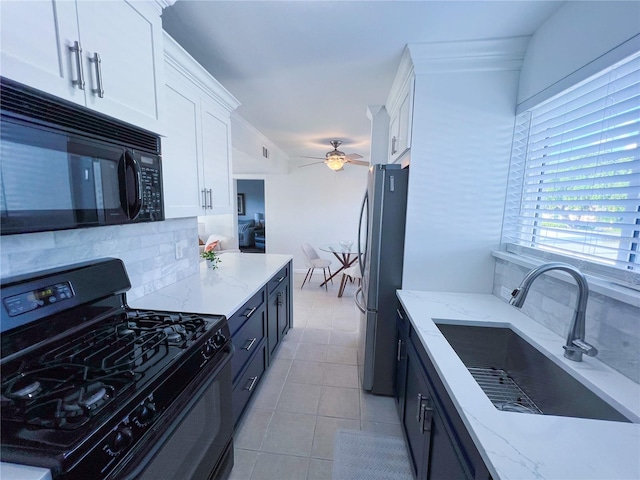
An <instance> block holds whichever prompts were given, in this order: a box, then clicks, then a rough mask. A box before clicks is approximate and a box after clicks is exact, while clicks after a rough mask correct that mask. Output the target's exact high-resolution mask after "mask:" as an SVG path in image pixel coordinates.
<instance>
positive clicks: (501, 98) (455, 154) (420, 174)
mask: <svg viewBox="0 0 640 480" xmlns="http://www.w3.org/2000/svg"><path fill="white" fill-rule="evenodd" d="M465 43H466V44H465V45H462V44H456V45H452V44H449V45H447V44H444V45H443V44H438V45H434V44H431V45H426V46H425V47H424V50H426V52H425V53H424V55H422V54H421V52H420V50H421V48H420V47H419V46H416V48H415V49H414V50H412V56H413V61H414V64H415V67H416V83H415V97H414V111H413V112H414V113H413V140H412V147H411V164H410V168H409V195H408V205H407V227H406V240H405V262H404V273H403V284H402V288H404V289H413V290H436V291H456V292H472V293H490V292H491V290H492V286H493V285H492V284H493V273H494V264H495V263H494V260H493V258H492V257H491V251H492V250H494V249H497V248H498V247H499V245H500V232H501V227H502V213H503V209H504V198H505V185H506V183H507V174H508V167H509V160H510V150H511V137H512V133H513V121H514V111H515V104H516V94H517V85H518V76H519V72H518V70H517V68H516V67H517V66H519V64H518V61H517V58H518V57H519V58H520V61H521V59H522V56H524V48H525V45H526V42H525V41H523V39H513V40H505V41H504V42H499V44H497V45H496V44H493V43H491V45H489V44H486V43H481V42H465ZM443 48H445V50H444V52H446V55H447V56H450V58H451V69H452V70H453V71H448V67H447V63H448V61H447V59H446V58H443V55H442V49H443ZM452 49H453V50H452ZM488 49H491V51H492V52H493V53H496V55H495V56H492V57H491V58H489V59H488V60H483V59H482V58H483V56H482V54H481V53H482V52H486V51H487V50H488ZM476 51H477V52H478V53H479V55H478V56H477V57H474V56H473V52H476ZM498 51H500V52H501V53H500V54H498V53H497V52H498ZM417 57H421V58H418V59H417ZM431 58H434V59H436V61H435V63H434V64H433V65H432V64H431V60H430V59H431ZM514 59H515V60H514ZM465 62H469V64H470V66H468V67H466V66H465ZM485 62H488V63H487V64H486V65H485ZM431 72H433V73H431Z"/></svg>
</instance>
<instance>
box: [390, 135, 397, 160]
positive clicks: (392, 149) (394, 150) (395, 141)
mask: <svg viewBox="0 0 640 480" xmlns="http://www.w3.org/2000/svg"><path fill="white" fill-rule="evenodd" d="M396 143H398V139H397V138H396V136H395V135H394V136H393V137H391V155H393V154H395V153H396V152H397V151H398V150H397V149H396Z"/></svg>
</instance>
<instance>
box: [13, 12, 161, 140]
mask: <svg viewBox="0 0 640 480" xmlns="http://www.w3.org/2000/svg"><path fill="white" fill-rule="evenodd" d="M160 13H161V10H160V7H159V6H158V4H157V3H156V2H146V1H131V2H126V1H124V0H118V1H110V2H87V1H82V0H80V1H77V2H73V1H69V0H49V1H37V2H29V1H2V2H0V18H1V20H0V21H1V26H2V33H1V37H0V40H1V44H0V45H1V46H0V48H1V49H2V55H1V58H0V59H1V67H0V68H1V70H0V74H1V75H2V76H4V77H6V78H10V79H12V80H15V81H17V82H20V83H23V84H25V85H29V86H31V87H34V88H36V89H39V90H42V91H45V92H48V93H51V94H52V95H55V96H58V97H61V98H64V99H66V100H70V101H73V102H75V103H78V104H81V105H85V106H87V107H89V108H91V109H94V110H96V111H99V112H101V113H104V114H106V115H109V116H112V117H115V118H118V119H120V120H123V121H125V122H128V123H131V124H134V125H137V126H139V127H142V128H145V129H147V130H150V131H153V132H159V133H160V130H161V129H160V126H161V124H160V98H161V95H162V91H161V89H162V88H163V85H164V80H163V79H162V77H163V63H162V22H161V19H160Z"/></svg>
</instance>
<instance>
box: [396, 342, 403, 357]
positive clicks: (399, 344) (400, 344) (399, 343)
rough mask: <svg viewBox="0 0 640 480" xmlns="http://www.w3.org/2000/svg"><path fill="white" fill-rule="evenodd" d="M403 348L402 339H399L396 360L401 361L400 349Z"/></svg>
mask: <svg viewBox="0 0 640 480" xmlns="http://www.w3.org/2000/svg"><path fill="white" fill-rule="evenodd" d="M401 350H402V339H400V340H398V355H397V356H396V360H398V362H399V361H400V359H401V357H400V351H401Z"/></svg>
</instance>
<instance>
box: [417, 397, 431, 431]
mask: <svg viewBox="0 0 640 480" xmlns="http://www.w3.org/2000/svg"><path fill="white" fill-rule="evenodd" d="M425 401H428V400H427V399H425ZM432 419H433V408H431V407H429V406H428V405H427V404H426V403H425V404H423V405H422V425H421V426H420V432H421V433H425V432H430V431H431V421H432Z"/></svg>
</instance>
